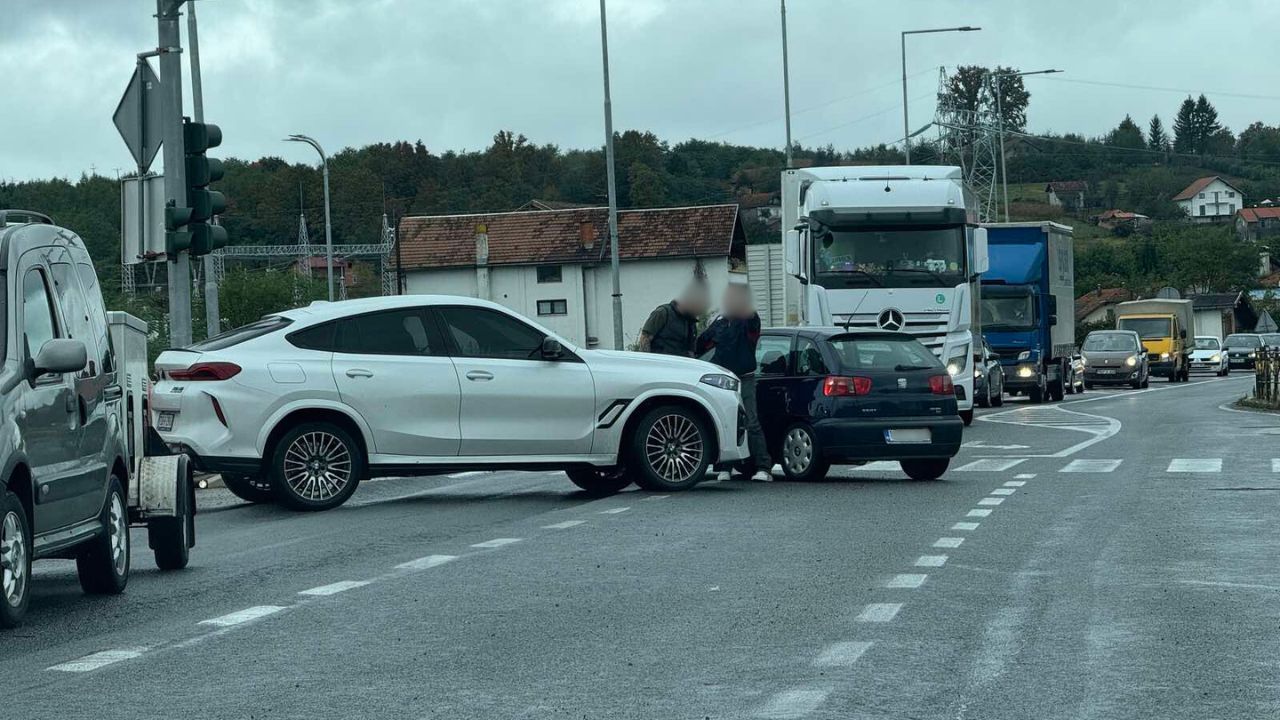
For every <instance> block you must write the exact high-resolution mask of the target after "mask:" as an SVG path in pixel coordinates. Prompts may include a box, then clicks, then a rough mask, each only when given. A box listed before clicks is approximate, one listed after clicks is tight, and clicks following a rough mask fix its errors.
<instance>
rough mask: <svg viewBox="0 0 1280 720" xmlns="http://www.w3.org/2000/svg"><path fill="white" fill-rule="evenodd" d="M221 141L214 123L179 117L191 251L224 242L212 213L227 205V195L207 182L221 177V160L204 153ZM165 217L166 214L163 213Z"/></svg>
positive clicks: (208, 250)
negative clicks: (192, 120)
mask: <svg viewBox="0 0 1280 720" xmlns="http://www.w3.org/2000/svg"><path fill="white" fill-rule="evenodd" d="M221 144H222V129H221V128H219V127H218V126H217V125H212V124H208V123H198V122H191V120H189V119H187V118H183V119H182V146H183V153H184V154H185V155H186V164H187V167H186V170H187V206H188V207H187V208H183V209H185V210H187V212H188V213H189V215H188V217H187V223H186V225H187V231H188V232H189V236H188V242H187V247H188V248H189V249H190V250H191V254H192V255H207V254H209V253H211V252H213V251H214V250H217V249H218V248H220V247H224V246H226V244H227V230H226V228H224V227H220V226H218V225H214V224H212V223H211V222H210V221H211V220H213V217H214V216H215V215H218V214H219V213H221V212H222V211H224V210H226V209H227V198H226V196H224V195H223V194H222V193H220V192H218V191H216V190H210V189H209V188H208V185H209V184H210V183H214V182H217V181H219V180H221V179H222V161H221V160H218V159H216V158H211V157H205V152H206V151H207V150H208V149H209V148H215V147H218V146H219V145H221ZM166 220H167V216H166Z"/></svg>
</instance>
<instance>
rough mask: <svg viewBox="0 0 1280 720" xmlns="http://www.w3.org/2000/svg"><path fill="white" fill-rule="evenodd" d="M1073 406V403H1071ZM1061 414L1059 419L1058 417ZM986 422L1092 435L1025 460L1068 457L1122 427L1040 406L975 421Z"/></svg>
mask: <svg viewBox="0 0 1280 720" xmlns="http://www.w3.org/2000/svg"><path fill="white" fill-rule="evenodd" d="M1138 392H1151V391H1149V390H1141V391H1138ZM1101 399H1104V398H1091V399H1090V400H1080V401H1077V402H1091V401H1092V400H1101ZM1072 404H1073V405H1074V404H1076V403H1072ZM1059 413H1061V415H1060V414H1059ZM1062 415H1074V416H1076V417H1078V418H1080V419H1079V420H1071V419H1070V418H1064V417H1062ZM978 419H979V420H983V421H986V422H996V423H1005V424H1009V425H1031V426H1033V427H1053V428H1059V427H1060V428H1062V429H1064V430H1072V431H1075V432H1082V433H1087V434H1089V435H1092V436H1093V437H1091V438H1089V439H1088V440H1084V441H1082V442H1079V443H1076V444H1075V445H1072V446H1071V447H1069V448H1066V449H1064V450H1059V451H1058V452H1056V453H1049V454H1043V455H1032V454H1027V455H1025V456H1024V457H1052V458H1056V457H1068V456H1070V455H1075V454H1076V453H1078V452H1080V451H1081V450H1084V449H1085V448H1088V447H1092V446H1093V445H1096V444H1098V443H1100V442H1102V441H1103V440H1106V439H1107V438H1109V437H1112V436H1114V435H1116V434H1117V433H1119V432H1120V428H1121V423H1120V421H1119V420H1116V419H1115V418H1109V417H1105V416H1103V415H1090V414H1089V413H1082V412H1075V411H1073V410H1067V409H1065V408H1062V407H1042V406H1024V407H1021V408H1014V409H1011V410H1004V411H1001V412H998V413H991V414H989V415H983V416H981V417H979V418H978Z"/></svg>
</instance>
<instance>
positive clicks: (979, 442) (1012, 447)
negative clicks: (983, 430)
mask: <svg viewBox="0 0 1280 720" xmlns="http://www.w3.org/2000/svg"><path fill="white" fill-rule="evenodd" d="M961 447H967V448H981V449H983V450H1026V449H1027V448H1029V447H1031V446H1030V445H988V444H987V443H986V442H985V441H982V440H972V441H970V442H967V443H964V444H963V445H961Z"/></svg>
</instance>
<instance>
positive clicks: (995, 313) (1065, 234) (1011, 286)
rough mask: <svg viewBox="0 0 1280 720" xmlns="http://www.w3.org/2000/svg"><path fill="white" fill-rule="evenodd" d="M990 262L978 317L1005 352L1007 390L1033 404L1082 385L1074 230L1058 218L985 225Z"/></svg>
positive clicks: (1002, 360) (1002, 354)
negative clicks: (1077, 361)
mask: <svg viewBox="0 0 1280 720" xmlns="http://www.w3.org/2000/svg"><path fill="white" fill-rule="evenodd" d="M985 227H986V228H987V253H988V256H989V258H990V262H989V265H988V268H987V271H986V272H985V273H983V274H982V282H981V286H980V294H981V298H980V300H979V305H978V306H979V312H978V322H979V323H980V325H981V328H982V335H983V336H984V337H985V338H986V339H987V343H988V344H989V345H991V349H992V350H993V351H994V352H995V353H996V354H998V355H999V356H1000V365H1001V367H1002V368H1003V369H1004V376H1005V386H1004V387H1005V390H1006V391H1007V392H1009V393H1016V394H1025V395H1027V396H1028V397H1029V398H1031V402H1033V403H1041V402H1044V401H1045V400H1046V399H1053V400H1061V399H1062V396H1063V394H1065V393H1067V392H1074V391H1075V365H1074V356H1075V353H1076V346H1075V340H1076V323H1075V317H1076V316H1075V277H1074V276H1075V268H1074V260H1073V253H1072V239H1071V228H1070V227H1068V226H1066V225H1060V224H1058V223H1053V222H1016V223H995V224H991V225H986V226H985Z"/></svg>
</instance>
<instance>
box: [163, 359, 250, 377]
mask: <svg viewBox="0 0 1280 720" xmlns="http://www.w3.org/2000/svg"><path fill="white" fill-rule="evenodd" d="M239 374H240V366H239V365H237V364H235V363H229V362H205V363H196V364H195V365H192V366H191V367H189V368H187V369H186V370H170V371H169V379H170V380H177V381H179V382H198V381H209V380H230V379H231V378H233V377H235V376H236V375H239Z"/></svg>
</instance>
